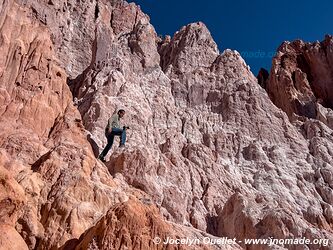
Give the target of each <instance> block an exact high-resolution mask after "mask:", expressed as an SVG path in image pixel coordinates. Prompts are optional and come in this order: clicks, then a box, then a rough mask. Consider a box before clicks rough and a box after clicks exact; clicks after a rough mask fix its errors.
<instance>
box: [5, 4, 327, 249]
mask: <svg viewBox="0 0 333 250" xmlns="http://www.w3.org/2000/svg"><path fill="white" fill-rule="evenodd" d="M0 13H1V15H0V52H1V53H0V103H1V105H0V112H1V117H0V127H1V129H0V131H1V132H0V180H1V182H0V187H1V189H0V215H1V217H0V233H1V236H0V248H3V249H8V246H15V248H16V249H295V250H296V249H297V250H298V249H332V248H333V245H332V244H333V243H332V240H333V231H332V225H333V177H332V171H333V165H332V162H333V131H332V129H333V127H332V126H333V124H332V119H331V118H332V117H331V114H332V105H333V96H332V93H333V92H332V79H333V78H332V70H331V69H332V60H333V57H332V37H330V36H327V37H326V38H325V40H324V41H323V42H322V43H314V44H308V43H304V42H302V41H295V42H292V43H287V42H286V43H284V44H282V45H281V46H280V48H279V49H278V53H277V56H276V57H275V58H274V59H273V66H272V69H271V72H270V74H269V76H268V75H267V72H265V71H262V72H261V73H260V74H259V75H260V79H261V80H260V81H259V84H260V85H261V86H260V85H259V84H258V80H257V78H256V77H255V76H254V75H253V74H252V72H251V71H250V68H249V67H248V66H247V65H246V63H245V61H244V60H243V59H242V58H241V56H240V54H239V53H238V52H237V51H234V50H229V49H226V50H224V51H222V52H220V51H219V50H218V47H217V45H216V43H215V42H214V40H213V38H212V36H211V34H210V32H209V30H208V28H207V27H206V26H205V24H203V23H201V22H197V23H191V24H188V25H186V26H184V27H182V28H181V29H180V30H179V31H177V32H176V33H175V34H174V35H173V36H172V37H171V36H166V37H164V38H161V37H159V36H158V35H157V34H156V31H155V29H154V27H153V26H152V25H151V24H150V20H149V17H148V16H147V15H146V14H144V13H143V12H142V11H141V9H140V7H139V6H137V5H135V4H134V3H127V2H125V1H122V0H119V1H116V0H112V1H104V0H100V1H96V0H91V1H81V2H80V4H77V1H71V0H69V1H66V2H63V1H56V0H49V1H41V0H37V1H31V0H25V1H23V0H17V1H14V0H0ZM266 91H267V92H266ZM120 108H123V109H125V110H126V115H125V117H124V121H123V122H124V124H126V125H128V126H130V129H129V130H128V136H127V143H126V147H125V148H118V143H117V142H118V141H117V140H118V139H116V142H115V143H114V145H113V148H112V150H111V152H110V153H109V155H108V157H107V162H106V163H105V164H103V163H102V162H100V161H98V160H97V159H96V156H97V155H98V153H99V152H101V150H102V148H103V146H105V144H106V138H105V136H104V128H105V126H106V123H107V120H108V118H109V117H110V116H111V115H112V114H113V113H114V112H116V111H117V110H118V109H120ZM156 237H160V238H161V239H165V238H166V237H171V238H186V237H189V238H199V239H203V238H204V237H209V238H212V239H214V238H219V237H229V238H237V240H238V244H234V245H222V246H221V245H202V244H201V245H195V246H191V247H190V246H186V245H170V244H169V245H163V244H155V243H154V239H155V238H156ZM269 237H273V238H277V239H290V238H302V237H306V238H309V239H311V240H313V239H320V238H322V239H328V240H329V243H328V244H327V245H325V246H324V245H318V244H317V245H315V244H308V245H275V246H268V245H245V244H244V242H243V240H244V239H246V238H262V239H265V238H269Z"/></svg>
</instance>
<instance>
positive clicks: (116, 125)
mask: <svg viewBox="0 0 333 250" xmlns="http://www.w3.org/2000/svg"><path fill="white" fill-rule="evenodd" d="M124 115H125V110H123V109H120V110H118V112H117V113H116V114H114V115H112V116H111V118H110V119H109V120H108V125H107V126H106V128H105V136H106V138H107V139H108V144H107V145H106V146H105V148H104V149H103V151H102V153H101V154H100V155H99V156H98V159H100V160H101V161H102V162H105V156H106V155H107V153H108V152H109V150H110V149H111V147H112V144H113V141H114V136H115V135H117V136H119V137H120V144H119V147H120V148H122V147H125V142H126V129H129V127H127V126H123V128H121V127H120V120H121V118H123V117H124Z"/></svg>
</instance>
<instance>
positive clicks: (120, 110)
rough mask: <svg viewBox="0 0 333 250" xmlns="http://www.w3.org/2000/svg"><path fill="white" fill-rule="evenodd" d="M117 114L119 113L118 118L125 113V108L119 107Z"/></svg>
mask: <svg viewBox="0 0 333 250" xmlns="http://www.w3.org/2000/svg"><path fill="white" fill-rule="evenodd" d="M118 115H119V117H120V118H122V117H123V116H124V115H125V110H123V109H119V110H118Z"/></svg>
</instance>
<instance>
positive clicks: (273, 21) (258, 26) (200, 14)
mask: <svg viewBox="0 0 333 250" xmlns="http://www.w3.org/2000/svg"><path fill="white" fill-rule="evenodd" d="M129 2H135V3H136V4H138V5H140V6H141V9H142V10H143V12H145V13H146V14H148V15H149V16H150V19H151V23H152V24H153V25H154V27H155V29H156V32H157V33H158V34H161V35H166V34H169V35H173V34H174V33H175V32H176V31H177V30H179V29H180V28H181V27H182V26H183V25H186V24H188V23H192V22H197V21H202V22H204V23H205V24H206V25H207V27H208V29H209V30H210V32H211V33H212V36H213V38H214V40H215V42H216V43H217V45H218V47H219V50H220V51H221V52H222V51H223V50H224V49H226V48H230V49H235V50H237V51H238V52H240V53H241V54H242V55H243V58H244V59H245V61H246V62H247V64H249V65H250V67H251V70H252V72H253V73H254V74H255V75H257V72H258V70H259V69H260V67H264V68H266V69H270V67H271V60H272V58H271V57H272V55H273V54H274V53H275V51H276V49H277V47H278V46H279V45H280V44H281V43H282V42H283V41H285V40H289V41H291V40H294V39H299V38H300V39H302V40H305V41H311V42H312V41H316V40H319V41H322V40H323V39H324V36H325V34H333V1H331V0H321V1H308V0H303V1H298V0H297V1H290V0H279V1H267V0H266V1H264V0H209V1H202V0H201V1H196V0H177V1H176V0H134V1H129ZM251 53H252V56H251Z"/></svg>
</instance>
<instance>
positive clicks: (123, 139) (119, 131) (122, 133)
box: [100, 128, 126, 157]
mask: <svg viewBox="0 0 333 250" xmlns="http://www.w3.org/2000/svg"><path fill="white" fill-rule="evenodd" d="M115 135H116V136H120V146H121V145H125V142H126V129H121V128H112V131H111V133H109V134H108V135H107V139H108V144H106V146H105V148H104V150H103V151H102V153H101V154H100V156H101V157H105V156H106V155H107V153H108V152H109V150H110V149H111V147H112V144H113V141H114V136H115Z"/></svg>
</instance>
